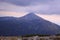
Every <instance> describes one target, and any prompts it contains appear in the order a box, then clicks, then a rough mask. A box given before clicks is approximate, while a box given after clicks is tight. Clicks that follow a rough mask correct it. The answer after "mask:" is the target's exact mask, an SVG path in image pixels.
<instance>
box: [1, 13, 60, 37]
mask: <svg viewBox="0 0 60 40" xmlns="http://www.w3.org/2000/svg"><path fill="white" fill-rule="evenodd" d="M59 33H60V26H59V25H57V24H54V23H52V22H49V21H47V20H45V19H43V18H41V17H39V16H37V15H36V14H34V13H29V14H27V15H25V16H23V17H20V18H15V17H0V36H21V35H31V34H49V35H54V34H59Z"/></svg>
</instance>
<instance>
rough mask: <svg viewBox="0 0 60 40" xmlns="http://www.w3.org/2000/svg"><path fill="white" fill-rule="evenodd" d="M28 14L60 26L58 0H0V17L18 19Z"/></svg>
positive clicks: (59, 1)
mask: <svg viewBox="0 0 60 40" xmlns="http://www.w3.org/2000/svg"><path fill="white" fill-rule="evenodd" d="M29 12H34V13H37V14H39V15H40V16H41V17H43V18H45V19H47V20H50V21H52V22H54V23H56V24H59V25H60V0H0V16H16V17H19V16H22V15H25V14H26V13H29ZM48 17H49V18H48Z"/></svg>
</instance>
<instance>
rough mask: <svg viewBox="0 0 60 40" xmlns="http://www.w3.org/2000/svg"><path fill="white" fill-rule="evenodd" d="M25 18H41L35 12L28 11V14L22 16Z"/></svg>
mask: <svg viewBox="0 0 60 40" xmlns="http://www.w3.org/2000/svg"><path fill="white" fill-rule="evenodd" d="M22 18H23V19H27V20H33V19H40V17H39V16H37V15H36V14H35V13H32V12H31V13H28V14H27V15H25V16H23V17H22Z"/></svg>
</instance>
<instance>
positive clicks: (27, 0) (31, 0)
mask: <svg viewBox="0 0 60 40" xmlns="http://www.w3.org/2000/svg"><path fill="white" fill-rule="evenodd" d="M0 1H1V2H8V3H11V4H15V5H19V6H28V5H32V4H37V3H43V4H45V3H49V2H50V1H52V0H0Z"/></svg>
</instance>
